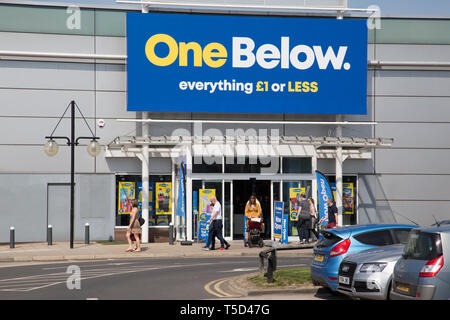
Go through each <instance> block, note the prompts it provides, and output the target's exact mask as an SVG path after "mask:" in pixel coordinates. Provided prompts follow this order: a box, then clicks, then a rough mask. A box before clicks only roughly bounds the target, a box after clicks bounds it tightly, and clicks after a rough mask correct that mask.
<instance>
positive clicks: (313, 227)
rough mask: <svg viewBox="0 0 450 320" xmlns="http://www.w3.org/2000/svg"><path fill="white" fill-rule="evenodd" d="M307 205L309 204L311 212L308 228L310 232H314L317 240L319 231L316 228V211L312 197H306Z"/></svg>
mask: <svg viewBox="0 0 450 320" xmlns="http://www.w3.org/2000/svg"><path fill="white" fill-rule="evenodd" d="M308 201H309V205H310V209H311V211H310V214H311V228H310V229H309V231H310V234H311V232H312V233H314V235H315V236H316V240H319V233H318V232H317V230H316V227H317V211H316V205H315V203H314V199H313V198H311V197H309V198H308Z"/></svg>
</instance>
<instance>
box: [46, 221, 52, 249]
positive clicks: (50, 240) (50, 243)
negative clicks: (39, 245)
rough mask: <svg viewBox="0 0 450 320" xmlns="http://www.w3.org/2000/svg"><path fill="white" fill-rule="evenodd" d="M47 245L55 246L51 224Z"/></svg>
mask: <svg viewBox="0 0 450 320" xmlns="http://www.w3.org/2000/svg"><path fill="white" fill-rule="evenodd" d="M47 244H48V245H49V246H51V245H53V227H52V225H51V224H49V225H48V226H47Z"/></svg>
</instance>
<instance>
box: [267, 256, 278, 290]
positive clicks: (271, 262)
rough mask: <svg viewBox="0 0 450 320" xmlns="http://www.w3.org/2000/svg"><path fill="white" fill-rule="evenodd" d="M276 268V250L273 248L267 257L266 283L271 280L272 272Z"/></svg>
mask: <svg viewBox="0 0 450 320" xmlns="http://www.w3.org/2000/svg"><path fill="white" fill-rule="evenodd" d="M276 270H277V250H276V249H274V250H272V251H271V252H270V256H269V258H267V283H272V282H273V273H274V272H275V271H276Z"/></svg>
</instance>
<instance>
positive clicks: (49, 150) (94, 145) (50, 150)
mask: <svg viewBox="0 0 450 320" xmlns="http://www.w3.org/2000/svg"><path fill="white" fill-rule="evenodd" d="M69 107H70V108H71V130H70V131H71V135H70V138H68V137H64V136H53V133H54V132H55V130H56V128H57V127H58V125H59V123H60V122H61V120H62V118H63V117H64V115H65V114H66V112H67V109H68V108H69ZM75 108H76V109H78V111H79V112H80V114H81V116H82V117H83V119H84V121H85V122H86V125H87V126H88V128H89V130H90V131H91V133H92V137H78V138H76V139H75ZM45 138H46V139H48V140H47V142H46V143H45V145H44V151H45V153H46V154H47V155H48V156H51V157H52V156H55V155H56V154H57V153H58V150H59V146H58V144H57V143H56V141H55V139H64V140H66V141H67V145H68V146H70V248H71V249H73V240H74V217H75V214H74V208H75V146H77V145H78V144H79V142H78V141H80V140H83V139H90V140H91V141H90V142H89V144H88V146H87V152H88V153H89V155H91V156H93V157H96V156H98V154H99V153H100V149H101V148H100V145H99V143H98V142H97V140H98V139H100V138H99V137H96V136H95V135H94V133H93V132H92V130H91V127H90V126H89V124H88V123H87V121H86V119H85V118H84V116H83V113H82V112H81V110H80V109H79V108H78V106H77V105H76V103H75V101H73V100H72V101H71V102H70V104H69V105H68V106H67V108H66V111H64V113H63V115H62V116H61V118H60V119H59V122H58V124H57V125H56V127H55V129H54V130H53V132H52V134H51V135H50V136H46V137H45Z"/></svg>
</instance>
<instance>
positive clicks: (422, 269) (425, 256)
mask: <svg viewBox="0 0 450 320" xmlns="http://www.w3.org/2000/svg"><path fill="white" fill-rule="evenodd" d="M391 298H392V299H411V300H412V299H415V300H419V299H420V300H448V299H450V225H442V226H437V227H432V228H420V229H414V230H411V232H410V234H409V239H408V243H407V245H406V246H405V250H404V253H403V255H402V257H401V258H400V259H399V261H398V262H397V264H396V265H395V268H394V277H393V282H392V291H391Z"/></svg>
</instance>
